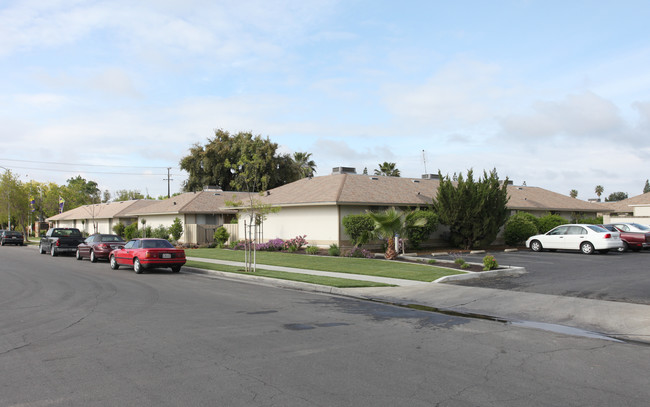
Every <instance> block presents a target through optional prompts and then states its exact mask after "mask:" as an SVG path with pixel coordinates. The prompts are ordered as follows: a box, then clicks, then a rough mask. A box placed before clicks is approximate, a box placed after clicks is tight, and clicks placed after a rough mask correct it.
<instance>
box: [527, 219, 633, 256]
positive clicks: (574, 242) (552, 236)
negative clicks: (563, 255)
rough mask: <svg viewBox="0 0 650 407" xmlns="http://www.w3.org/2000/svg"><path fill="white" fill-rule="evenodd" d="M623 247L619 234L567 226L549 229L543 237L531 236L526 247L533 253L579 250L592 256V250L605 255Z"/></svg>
mask: <svg viewBox="0 0 650 407" xmlns="http://www.w3.org/2000/svg"><path fill="white" fill-rule="evenodd" d="M621 246H623V241H622V240H621V236H620V233H618V232H612V231H609V230H607V229H605V228H603V227H601V226H598V225H588V224H569V225H561V226H558V227H556V228H554V229H551V230H550V231H548V232H547V233H545V234H543V235H535V236H531V237H529V238H528V240H526V247H528V248H530V249H531V250H532V251H534V252H541V251H542V250H546V249H547V250H580V251H581V252H582V253H584V254H592V253H593V252H594V250H598V252H600V253H607V252H608V251H610V250H613V249H614V250H618V249H619V248H620V247H621Z"/></svg>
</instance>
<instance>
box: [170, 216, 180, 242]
mask: <svg viewBox="0 0 650 407" xmlns="http://www.w3.org/2000/svg"><path fill="white" fill-rule="evenodd" d="M169 233H170V234H171V235H172V238H173V239H174V240H176V241H177V240H178V239H180V238H181V236H183V222H182V221H181V219H180V218H175V219H174V223H172V225H171V226H170V227H169Z"/></svg>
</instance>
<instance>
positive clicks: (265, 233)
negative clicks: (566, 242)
mask: <svg viewBox="0 0 650 407" xmlns="http://www.w3.org/2000/svg"><path fill="white" fill-rule="evenodd" d="M347 170H348V171H347V172H343V173H341V171H335V173H333V174H331V175H327V176H322V177H315V178H304V179H301V180H298V181H296V182H293V183H290V184H287V185H283V186H281V187H278V188H274V189H272V190H270V191H268V193H267V194H266V195H265V196H263V197H259V198H257V199H259V200H260V201H261V202H262V203H264V204H269V205H271V206H274V207H279V208H281V210H280V211H279V212H277V213H271V214H268V215H267V216H266V220H265V221H264V222H263V230H262V231H261V233H260V234H261V235H262V239H263V240H265V241H266V240H270V239H274V238H282V239H289V238H293V237H296V236H302V235H307V240H308V241H309V243H310V244H313V245H319V246H328V245H330V244H337V245H339V246H347V245H349V244H350V239H349V236H347V235H346V234H345V231H344V228H343V224H342V219H343V217H345V216H346V215H350V214H360V213H365V212H366V211H382V210H385V209H388V208H390V207H396V208H402V209H406V208H417V207H427V206H428V205H429V204H431V202H432V201H433V199H434V198H435V196H436V194H437V191H438V186H439V183H440V182H439V180H438V179H437V176H436V175H430V174H427V175H425V176H423V178H401V177H384V176H374V175H361V174H356V173H355V171H354V169H347ZM508 195H509V197H510V200H509V202H508V208H509V209H510V210H511V213H516V212H519V211H526V212H530V213H532V214H534V215H536V216H543V215H545V214H546V213H549V212H550V213H554V214H558V215H561V216H563V217H565V218H566V219H567V220H570V219H572V218H573V217H595V216H596V215H597V214H598V213H599V212H602V210H603V208H602V207H601V206H600V205H597V204H593V203H589V202H586V201H582V200H579V199H575V198H571V197H569V196H566V195H562V194H558V193H555V192H552V191H548V190H545V189H543V188H537V187H528V186H514V185H509V186H508ZM243 227H244V226H243V224H242V223H241V222H240V225H239V235H240V236H244V230H243ZM445 230H446V229H445V228H444V227H442V228H440V230H439V231H438V232H437V233H436V234H434V235H433V236H432V239H433V241H434V243H435V242H436V241H437V242H440V239H441V234H442V233H443V232H444V231H445Z"/></svg>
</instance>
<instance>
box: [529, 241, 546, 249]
mask: <svg viewBox="0 0 650 407" xmlns="http://www.w3.org/2000/svg"><path fill="white" fill-rule="evenodd" d="M543 249H544V248H543V247H542V242H540V241H539V240H533V241H532V242H530V250H532V251H534V252H541V251H542V250H543Z"/></svg>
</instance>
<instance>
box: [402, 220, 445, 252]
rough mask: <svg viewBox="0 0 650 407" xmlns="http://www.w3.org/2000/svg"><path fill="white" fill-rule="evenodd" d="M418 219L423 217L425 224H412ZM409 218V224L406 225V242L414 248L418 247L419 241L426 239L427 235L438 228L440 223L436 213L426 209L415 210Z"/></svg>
mask: <svg viewBox="0 0 650 407" xmlns="http://www.w3.org/2000/svg"><path fill="white" fill-rule="evenodd" d="M418 219H425V220H426V224H425V225H424V226H413V223H414V222H416V221H417V220H418ZM409 220H410V221H411V222H410V223H411V224H410V225H406V229H407V234H408V243H409V245H411V246H412V247H413V248H415V249H417V248H419V247H420V243H422V242H424V241H425V240H427V239H428V238H429V236H431V234H432V233H433V232H435V231H436V230H437V229H438V225H440V220H439V219H438V214H436V213H435V212H433V211H428V210H418V211H415V213H414V214H413V216H412V217H411V218H410V219H409Z"/></svg>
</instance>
